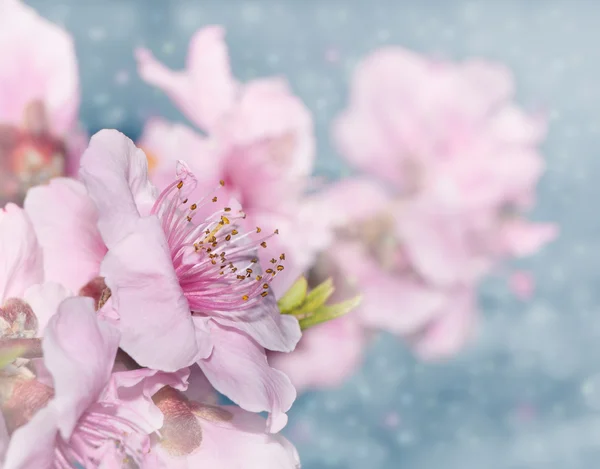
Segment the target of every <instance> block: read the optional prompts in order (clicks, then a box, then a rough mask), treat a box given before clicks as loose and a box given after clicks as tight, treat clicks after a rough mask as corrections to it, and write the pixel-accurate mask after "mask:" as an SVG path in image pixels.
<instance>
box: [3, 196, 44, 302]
mask: <svg viewBox="0 0 600 469" xmlns="http://www.w3.org/2000/svg"><path fill="white" fill-rule="evenodd" d="M42 262H43V261H42V249H41V248H40V246H39V244H38V242H37V239H36V237H35V232H34V229H33V226H32V225H31V222H30V221H29V218H28V217H27V215H26V213H25V211H24V210H23V209H21V208H19V207H17V206H16V205H14V204H8V205H7V206H6V207H5V208H4V210H0V300H6V299H8V298H10V297H17V298H18V297H21V296H23V293H24V292H25V290H26V289H27V288H28V287H30V286H31V285H35V284H36V283H40V282H41V281H42V279H43V275H44V271H43V264H42Z"/></svg>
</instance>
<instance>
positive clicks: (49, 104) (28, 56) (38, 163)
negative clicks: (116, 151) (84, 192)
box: [0, 0, 86, 201]
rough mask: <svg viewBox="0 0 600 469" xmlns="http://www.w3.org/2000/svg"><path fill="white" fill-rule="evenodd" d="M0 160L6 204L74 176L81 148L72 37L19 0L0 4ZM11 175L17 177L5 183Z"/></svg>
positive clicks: (77, 84) (83, 142)
mask: <svg viewBox="0 0 600 469" xmlns="http://www.w3.org/2000/svg"><path fill="white" fill-rule="evenodd" d="M0 57H2V59H1V64H2V65H1V66H0V157H1V158H0V159H1V161H2V168H1V171H0V173H1V175H2V176H3V179H4V180H3V183H4V184H8V186H7V187H9V188H11V187H12V189H10V190H9V189H7V188H6V187H5V188H4V189H3V194H2V195H3V196H4V198H5V199H8V200H19V201H20V199H21V198H22V192H20V191H23V190H26V189H27V188H28V187H30V186H32V185H35V184H38V183H40V182H45V181H46V180H47V179H49V178H51V177H54V176H58V175H63V174H64V173H65V172H66V173H69V174H74V173H75V172H76V170H77V166H78V159H79V155H80V154H81V151H82V150H83V149H84V148H85V140H86V138H85V135H84V133H83V132H81V130H80V129H79V128H78V121H77V114H78V109H79V76H78V70H77V59H76V55H75V48H74V45H73V41H72V38H71V37H70V36H69V34H68V33H67V32H66V31H64V30H63V29H61V28H60V27H58V26H56V25H54V24H53V23H51V22H49V21H47V20H45V19H43V18H42V17H40V16H39V15H38V14H37V13H36V12H35V11H34V10H33V9H32V8H30V7H28V6H27V5H25V4H24V3H22V2H20V1H18V0H5V1H3V2H1V3H0ZM13 176H16V177H18V179H16V180H14V179H10V178H11V177H13Z"/></svg>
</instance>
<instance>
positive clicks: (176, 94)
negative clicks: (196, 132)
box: [136, 26, 237, 131]
mask: <svg viewBox="0 0 600 469" xmlns="http://www.w3.org/2000/svg"><path fill="white" fill-rule="evenodd" d="M224 36H225V31H224V29H223V28H221V27H219V26H208V27H206V28H203V29H201V30H199V31H198V32H197V33H196V34H195V35H194V37H193V38H192V40H191V42H190V46H189V50H188V58H187V64H186V70H185V71H178V72H174V71H172V70H169V69H168V68H166V67H165V66H164V65H162V64H161V63H160V62H158V61H157V60H156V59H155V58H154V56H153V55H152V53H151V52H150V51H148V50H146V49H139V50H138V51H136V58H137V61H138V70H139V73H140V75H141V77H142V79H144V80H146V81H147V82H148V83H150V84H151V85H154V86H156V87H158V88H161V89H162V90H163V91H164V92H165V93H167V95H168V96H169V97H170V98H171V99H172V100H173V101H174V103H175V105H176V106H178V107H179V109H180V110H181V112H182V113H183V114H184V115H185V116H186V117H187V118H189V119H190V120H191V121H192V122H193V123H194V124H196V125H197V126H198V127H200V128H201V129H203V130H205V131H209V130H210V129H211V128H212V127H213V126H214V125H215V123H216V122H217V121H218V120H219V119H220V118H221V117H222V116H223V115H224V114H225V113H226V112H227V111H228V110H229V109H230V108H231V106H232V105H233V102H234V100H235V96H236V92H237V84H236V82H235V80H234V78H233V77H232V76H231V69H230V66H229V57H228V52H227V46H226V44H225V42H224Z"/></svg>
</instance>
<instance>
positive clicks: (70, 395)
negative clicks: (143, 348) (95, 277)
mask: <svg viewBox="0 0 600 469" xmlns="http://www.w3.org/2000/svg"><path fill="white" fill-rule="evenodd" d="M118 342H119V333H118V331H117V330H116V329H114V328H113V327H112V326H110V325H108V324H106V323H103V322H101V321H99V320H98V318H97V317H96V313H95V310H94V308H93V302H92V300H91V299H89V298H70V299H67V300H65V301H64V302H63V303H62V304H61V305H60V306H59V308H58V312H57V313H56V315H54V316H53V317H52V319H51V320H50V322H49V324H48V328H47V331H46V335H45V337H44V339H43V345H42V347H43V351H44V365H45V367H46V368H47V370H48V371H49V373H50V375H51V377H52V387H51V388H50V387H48V386H47V385H44V384H41V383H38V382H36V380H35V379H34V380H30V381H26V382H25V386H22V387H23V388H24V389H28V390H30V393H29V394H30V397H29V398H25V396H24V395H23V392H18V393H17V392H13V394H12V396H11V397H10V399H9V400H8V401H7V402H5V403H4V408H5V409H6V408H7V407H8V408H9V409H13V410H14V412H12V413H10V412H9V413H8V415H10V416H19V415H23V414H24V411H27V410H28V406H30V405H31V402H32V399H33V398H35V400H36V401H37V404H36V407H37V409H33V415H32V416H31V418H30V420H28V421H25V422H23V421H20V420H18V421H14V420H12V421H11V423H12V425H10V426H9V429H10V431H11V433H12V435H11V440H10V444H9V447H8V450H7V452H6V458H5V461H4V468H5V469H6V468H8V469H10V468H30V467H40V468H43V467H60V468H62V467H64V468H70V467H73V465H74V464H80V465H81V466H83V467H98V465H99V463H100V459H103V454H104V453H105V452H106V451H107V449H110V450H111V451H115V450H118V454H119V459H120V460H121V461H124V460H126V459H128V460H131V461H132V462H133V463H137V464H140V463H141V461H143V459H144V458H145V456H146V453H147V452H148V449H149V447H150V444H151V442H150V434H152V433H153V432H155V431H157V430H158V429H159V428H160V427H161V426H162V424H163V415H162V413H161V412H160V410H159V409H158V408H156V407H155V406H154V405H153V404H152V401H151V399H150V398H151V396H152V395H153V394H155V393H156V392H157V391H158V390H159V389H160V388H162V387H163V386H165V385H171V386H175V387H178V388H180V389H184V388H185V385H184V384H183V383H184V380H185V378H186V374H185V372H183V373H179V374H177V375H169V374H166V373H160V372H156V371H153V370H136V371H132V372H125V373H114V374H112V373H111V370H112V367H113V362H114V358H115V355H116V352H117V347H118ZM31 391H34V392H33V393H32V392H31ZM5 415H6V410H5ZM25 415H27V413H26V412H25ZM115 467H121V466H120V465H119V466H115Z"/></svg>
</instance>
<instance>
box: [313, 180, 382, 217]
mask: <svg viewBox="0 0 600 469" xmlns="http://www.w3.org/2000/svg"><path fill="white" fill-rule="evenodd" d="M315 197H316V199H317V201H318V208H319V210H320V213H321V214H322V215H324V217H326V218H327V219H328V220H330V222H331V223H332V224H334V225H349V224H356V223H360V222H361V221H363V220H368V219H369V218H372V217H373V216H374V215H377V214H378V213H380V212H381V211H383V210H385V209H386V208H387V207H388V206H389V205H390V204H391V202H392V200H391V197H390V195H389V194H388V193H386V190H385V188H384V186H383V184H382V183H379V182H377V181H375V180H372V179H367V178H360V177H354V178H346V179H341V180H339V181H335V182H332V183H331V184H329V186H328V187H327V188H326V189H324V190H323V191H321V192H320V193H319V194H318V195H316V196H315Z"/></svg>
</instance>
